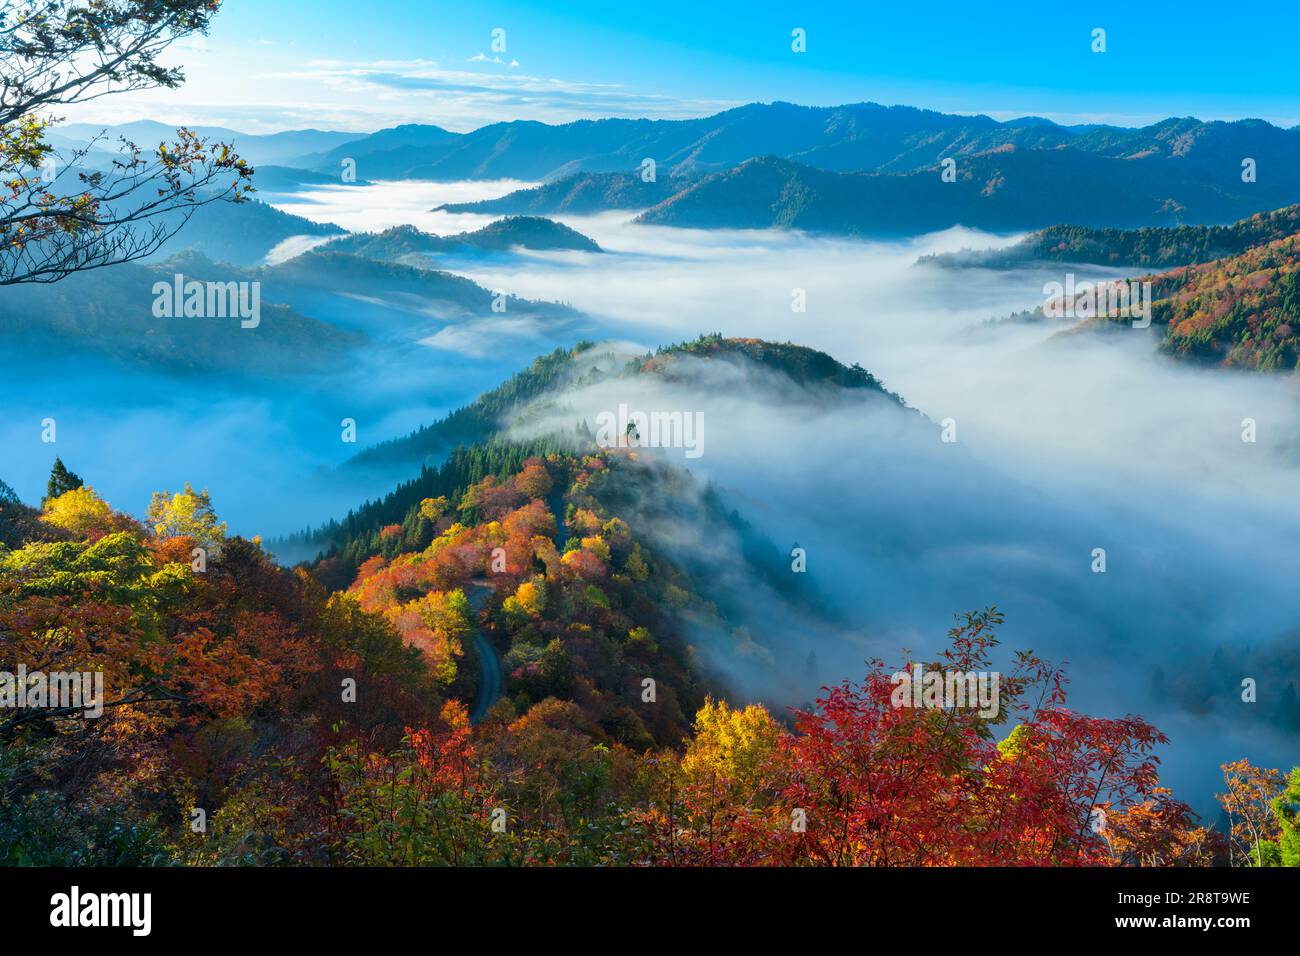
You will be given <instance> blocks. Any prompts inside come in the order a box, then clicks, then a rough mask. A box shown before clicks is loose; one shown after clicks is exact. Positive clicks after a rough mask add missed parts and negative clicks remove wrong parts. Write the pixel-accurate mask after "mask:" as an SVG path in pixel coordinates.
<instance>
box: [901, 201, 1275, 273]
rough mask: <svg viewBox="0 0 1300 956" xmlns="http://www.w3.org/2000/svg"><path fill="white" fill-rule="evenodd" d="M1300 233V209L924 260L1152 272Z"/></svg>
mask: <svg viewBox="0 0 1300 956" xmlns="http://www.w3.org/2000/svg"><path fill="white" fill-rule="evenodd" d="M1296 233H1300V206H1287V207H1286V208H1285V209H1277V210H1274V211H1273V212H1267V213H1256V214H1255V215H1253V216H1250V217H1249V218H1246V219H1242V220H1239V221H1237V222H1234V223H1232V224H1231V225H1227V226H1147V227H1143V228H1141V229H1090V228H1088V227H1085V226H1051V227H1050V228H1047V229H1043V230H1041V231H1039V232H1035V233H1032V234H1031V235H1028V236H1026V237H1025V238H1024V239H1023V240H1021V241H1020V242H1018V243H1016V244H1015V245H1014V246H1009V247H1007V248H1005V249H987V250H969V249H968V250H964V251H962V252H949V253H943V254H939V255H931V256H924V257H922V259H920V260H919V261H920V262H922V263H934V264H937V265H942V266H957V267H962V266H977V267H980V268H984V269H1012V268H1018V267H1021V266H1025V265H1028V264H1030V263H1034V262H1079V263H1085V262H1086V263H1094V264H1097V265H1106V266H1137V267H1141V268H1148V269H1161V268H1169V267H1171V266H1186V265H1196V264H1198V263H1202V262H1209V261H1211V260H1213V259H1222V258H1224V257H1226V256H1231V255H1238V254H1240V253H1242V252H1245V251H1246V250H1247V249H1250V248H1251V247H1253V246H1258V245H1262V244H1264V243H1267V242H1272V241H1274V240H1275V239H1285V238H1286V237H1288V236H1293V235H1295V234H1296Z"/></svg>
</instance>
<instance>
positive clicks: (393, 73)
mask: <svg viewBox="0 0 1300 956" xmlns="http://www.w3.org/2000/svg"><path fill="white" fill-rule="evenodd" d="M467 62H470V63H476V64H482V65H484V66H485V67H486V68H485V69H466V68H460V69H456V68H450V67H444V66H442V65H440V64H438V63H436V62H434V61H431V60H372V61H339V60H316V61H311V62H309V63H307V64H305V65H304V66H303V67H301V68H298V69H293V70H289V71H285V72H282V73H277V74H271V75H269V76H268V79H271V80H276V81H287V82H292V83H305V84H314V85H316V86H317V87H318V88H320V89H323V90H328V91H329V92H330V94H331V95H333V96H346V97H349V98H357V97H369V98H370V99H371V101H372V103H373V110H374V112H375V113H376V114H377V115H385V116H388V117H392V118H401V119H403V120H409V119H410V118H411V117H413V116H419V117H423V118H425V119H428V120H430V121H433V122H438V123H439V125H445V126H448V127H450V128H453V129H469V128H474V127H477V126H480V125H483V124H484V123H488V122H495V121H499V120H510V119H521V118H528V119H537V120H542V121H544V122H569V121H571V120H574V119H580V118H587V117H605V116H648V117H658V118H684V117H691V116H703V115H708V114H710V113H714V112H717V111H718V110H722V109H727V108H729V107H731V106H735V105H737V104H736V103H735V102H732V101H728V100H704V99H689V100H684V99H680V98H678V97H673V96H665V95H661V94H657V93H648V92H644V91H641V90H634V89H629V88H627V87H625V86H623V85H621V84H616V83H585V82H575V81H572V80H566V79H562V78H559V77H546V76H535V75H531V74H527V73H521V72H518V70H517V68H518V66H519V62H518V61H517V60H511V61H509V62H506V61H503V60H502V59H501V58H499V57H488V56H487V55H486V54H483V53H479V54H476V55H475V56H473V57H470V58H469V60H468V61H467ZM492 67H503V68H504V69H500V70H493V69H491V68H492Z"/></svg>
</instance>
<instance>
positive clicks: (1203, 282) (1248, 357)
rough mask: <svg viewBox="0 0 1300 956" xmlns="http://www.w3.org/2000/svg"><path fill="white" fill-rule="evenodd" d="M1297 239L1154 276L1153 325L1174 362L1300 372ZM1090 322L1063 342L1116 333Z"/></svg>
mask: <svg viewBox="0 0 1300 956" xmlns="http://www.w3.org/2000/svg"><path fill="white" fill-rule="evenodd" d="M1298 271H1300V235H1294V236H1290V237H1288V238H1286V239H1278V240H1274V241H1273V242H1269V243H1265V244H1264V245H1261V246H1256V247H1255V248H1252V249H1248V250H1247V251H1246V252H1243V253H1241V254H1239V255H1235V256H1228V257H1226V258H1223V259H1216V260H1214V261H1213V262H1207V263H1203V264H1200V265H1194V266H1186V267H1183V268H1179V269H1174V270H1171V271H1169V272H1164V273H1160V274H1158V275H1154V276H1145V277H1142V279H1140V280H1139V281H1150V282H1151V284H1152V296H1153V298H1154V304H1153V306H1152V310H1151V324H1152V326H1153V328H1156V329H1158V330H1160V331H1161V341H1160V349H1161V351H1163V352H1165V353H1167V354H1169V355H1172V356H1174V357H1176V358H1179V359H1183V360H1186V361H1192V362H1196V363H1200V364H1206V365H1215V366H1220V367H1224V368H1240V369H1250V370H1254V371H1259V372H1289V373H1291V374H1296V373H1297V372H1300V278H1298V277H1297V272H1298ZM1127 323H1128V320H1125V319H1108V318H1105V317H1099V318H1093V319H1089V320H1086V321H1084V322H1081V323H1079V324H1078V325H1077V326H1075V327H1073V328H1072V329H1070V330H1069V331H1068V332H1065V333H1061V334H1062V335H1076V334H1081V333H1096V332H1102V333H1104V332H1112V331H1114V330H1115V329H1117V328H1120V327H1122V326H1124V325H1126V324H1127Z"/></svg>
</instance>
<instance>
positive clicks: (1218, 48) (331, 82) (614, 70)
mask: <svg viewBox="0 0 1300 956" xmlns="http://www.w3.org/2000/svg"><path fill="white" fill-rule="evenodd" d="M796 27H798V28H802V29H804V30H805V31H806V33H807V52H805V53H794V52H792V50H791V46H790V44H791V30H792V29H794V28H796ZM1098 27H1100V28H1102V29H1104V30H1105V31H1106V47H1107V49H1106V52H1105V53H1093V52H1092V51H1091V49H1090V46H1091V43H1092V37H1091V34H1092V31H1093V29H1094V28H1098ZM494 28H501V29H503V30H505V47H506V49H505V51H504V52H501V53H495V52H494V51H493V50H492V48H491V43H492V30H493V29H494ZM1298 47H1300V5H1298V4H1296V3H1294V2H1292V3H1280V2H1271V0H1269V2H1262V3H1253V4H1240V5H1232V4H1213V5H1212V4H1209V3H1204V2H1194V3H1167V2H1158V3H1132V2H1130V3H1088V4H1075V3H1060V2H1052V0H1048V2H1041V0H1040V2H1038V3H1020V2H1012V3H1003V4H997V5H987V4H969V5H964V4H946V3H943V2H934V0H931V2H927V3H921V2H913V3H904V4H900V3H888V4H885V3H873V2H864V0H859V2H853V3H790V2H785V3H772V2H763V0H756V2H749V3H727V2H722V3H706V2H701V0H694V2H682V0H648V2H644V3H637V2H635V0H617V2H611V0H604V2H587V0H566V2H562V3H560V2H556V0H550V2H512V3H503V2H477V0H475V2H473V3H472V4H467V3H464V2H461V3H440V2H427V0H426V2H419V0H388V2H380V0H373V2H369V3H362V2H357V0H274V2H267V0H226V2H225V3H224V5H223V9H222V10H221V12H220V13H219V14H218V15H217V18H216V21H215V24H214V28H213V31H212V34H211V36H210V37H209V38H208V39H207V40H206V41H205V42H204V43H203V44H195V45H182V46H180V47H178V48H177V49H176V50H175V58H176V59H179V60H180V61H181V62H183V63H184V64H185V65H186V69H187V72H188V74H189V76H190V82H189V83H188V84H187V86H186V88H185V89H183V90H181V91H178V92H176V93H167V94H160V93H157V92H154V93H148V94H142V95H133V96H132V97H131V98H129V99H127V98H123V97H118V98H115V99H113V100H111V101H110V100H105V101H100V102H99V103H96V104H95V105H94V106H93V107H90V108H87V109H85V110H84V111H74V112H73V113H70V116H71V118H75V119H97V120H99V119H102V120H105V121H109V120H121V119H129V118H140V117H144V116H149V117H152V118H157V119H163V120H168V121H173V120H174V121H176V122H181V121H184V122H191V123H222V124H224V125H230V126H234V127H236V128H242V129H250V130H256V131H268V130H274V129H284V128H295V127H303V126H315V127H317V128H326V127H329V128H346V129H375V128H379V127H381V126H386V125H392V124H394V123H398V122H431V123H436V124H439V125H443V126H447V127H449V128H453V129H461V130H463V129H471V128H474V127H476V126H480V125H483V124H484V123H488V122H494V121H497V120H503V119H518V118H530V119H539V120H543V121H548V122H562V121H567V120H571V119H575V118H579V117H583V116H610V115H618V116H693V115H701V114H704V113H709V112H714V111H716V110H717V109H721V108H725V107H727V106H731V105H735V104H739V103H744V102H751V101H755V100H762V101H771V100H777V99H780V100H788V101H791V102H797V103H807V104H820V105H827V104H835V103H845V102H857V101H862V100H872V101H876V102H882V103H906V104H909V105H915V106H923V107H929V108H933V109H939V110H944V111H947V112H958V113H974V112H983V113H988V114H990V115H992V116H995V117H997V118H1009V117H1011V116H1020V115H1026V114H1035V115H1043V116H1048V117H1050V118H1053V119H1057V120H1058V121H1061V122H1093V121H1106V122H1120V123H1125V124H1130V125H1132V124H1140V123H1144V122H1150V121H1152V120H1154V119H1158V118H1163V117H1165V116H1169V115H1195V116H1199V117H1201V118H1203V119H1211V118H1239V117H1242V116H1259V117H1263V118H1265V119H1269V120H1272V121H1274V122H1278V123H1281V124H1283V125H1287V126H1291V125H1295V124H1297V123H1300V71H1297V70H1296V68H1295V50H1296V49H1297V48H1298Z"/></svg>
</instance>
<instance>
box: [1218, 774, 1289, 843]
mask: <svg viewBox="0 0 1300 956" xmlns="http://www.w3.org/2000/svg"><path fill="white" fill-rule="evenodd" d="M1220 769H1222V770H1223V782H1224V784H1225V785H1226V787H1227V791H1228V792H1227V793H1220V794H1218V795H1217V797H1218V801H1219V803H1220V804H1221V805H1222V806H1223V809H1224V811H1225V812H1226V813H1227V814H1228V840H1229V844H1228V860H1229V863H1231V864H1233V865H1236V866H1267V865H1269V864H1270V863H1273V864H1274V865H1275V864H1276V858H1277V844H1278V839H1279V838H1280V836H1281V829H1280V827H1279V825H1278V819H1277V817H1275V816H1274V813H1273V800H1274V797H1276V796H1277V795H1278V794H1279V791H1280V790H1281V789H1282V788H1281V780H1282V775H1281V774H1280V773H1279V772H1278V771H1276V770H1271V769H1268V768H1265V767H1256V766H1255V765H1254V764H1252V763H1251V762H1250V761H1249V760H1244V759H1243V760H1237V761H1234V762H1233V763H1225V764H1223V765H1222V766H1221V768H1220Z"/></svg>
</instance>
